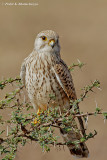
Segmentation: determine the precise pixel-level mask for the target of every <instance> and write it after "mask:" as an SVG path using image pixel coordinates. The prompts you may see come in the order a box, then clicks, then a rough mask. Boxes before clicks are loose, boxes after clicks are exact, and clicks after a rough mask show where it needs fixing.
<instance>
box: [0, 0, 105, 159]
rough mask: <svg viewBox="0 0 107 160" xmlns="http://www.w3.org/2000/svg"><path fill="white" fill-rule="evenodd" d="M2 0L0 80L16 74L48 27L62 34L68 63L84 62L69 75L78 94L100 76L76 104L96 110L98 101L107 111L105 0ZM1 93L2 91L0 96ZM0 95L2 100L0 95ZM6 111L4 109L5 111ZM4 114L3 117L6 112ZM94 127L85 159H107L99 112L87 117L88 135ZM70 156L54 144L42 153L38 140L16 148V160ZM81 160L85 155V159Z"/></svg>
mask: <svg viewBox="0 0 107 160" xmlns="http://www.w3.org/2000/svg"><path fill="white" fill-rule="evenodd" d="M2 2H3V3H5V2H8V3H10V2H11V3H12V2H14V3H15V2H16V3H18V2H19V1H18V0H7V1H6V0H3V1H1V0H0V79H1V80H2V78H3V77H4V78H8V77H15V76H17V75H19V73H20V66H21V63H22V61H23V60H24V58H25V57H27V56H28V55H29V53H31V52H32V50H33V46H34V40H35V37H36V35H37V34H38V33H39V32H40V31H42V30H47V29H51V30H54V31H56V32H57V33H58V34H59V36H60V43H61V55H62V58H63V60H64V61H65V62H66V63H67V65H70V64H72V63H73V62H75V63H76V62H77V59H79V60H80V61H82V62H84V63H86V65H85V66H84V67H83V68H82V69H81V70H80V69H75V71H74V72H73V73H72V76H73V80H74V84H75V88H76V91H77V95H78V97H79V95H80V93H81V88H83V87H84V86H85V85H86V84H90V83H91V81H94V80H95V79H98V80H100V82H101V88H102V90H95V92H94V93H91V94H89V98H87V99H86V100H85V101H84V102H82V103H81V104H80V108H81V111H84V112H86V111H88V112H91V111H94V110H95V107H96V103H95V101H96V102H97V104H98V106H99V107H101V108H102V109H103V110H107V106H106V100H107V1H106V0H93V1H92V0H87V1H86V0H81V1H80V0H75V1H74V0H68V1H65V0H59V1H58V0H53V1H52V0H45V1H43V0H29V1H28V0H20V2H21V3H24V2H26V3H29V2H30V3H38V5H37V6H7V5H3V4H2ZM0 95H1V97H3V95H2V94H0ZM1 97H0V99H1ZM6 114H8V113H6ZM6 114H5V116H6ZM94 129H95V130H97V131H98V135H97V136H96V137H95V138H94V139H90V140H89V141H88V142H87V145H88V148H89V150H90V157H89V158H88V159H89V160H106V159H107V158H106V157H107V122H106V123H104V121H103V118H102V116H97V117H92V116H91V117H89V123H88V133H89V132H92V131H93V130H94ZM29 159H30V160H35V159H37V160H50V159H51V160H58V159H61V160H65V159H67V160H71V159H72V160H74V159H75V158H74V157H72V156H71V155H70V153H69V151H68V149H67V148H66V147H65V149H64V150H63V149H61V151H59V150H57V149H55V148H52V150H51V152H50V153H42V151H41V148H40V147H39V145H38V144H35V143H32V144H30V143H29V144H27V145H26V146H25V147H24V148H22V147H19V149H18V152H17V155H16V158H15V160H29ZM84 160H85V159H84Z"/></svg>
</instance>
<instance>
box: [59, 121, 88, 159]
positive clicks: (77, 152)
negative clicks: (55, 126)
mask: <svg viewBox="0 0 107 160" xmlns="http://www.w3.org/2000/svg"><path fill="white" fill-rule="evenodd" d="M68 126H69V128H70V127H71V129H72V130H69V131H67V130H66V128H67V127H68ZM60 131H61V133H62V137H63V139H64V141H65V142H71V143H67V146H68V148H69V151H70V153H71V154H72V155H74V156H77V157H80V158H86V157H88V156H89V150H88V148H87V146H86V144H85V143H84V142H81V143H79V144H78V146H76V145H75V143H73V142H75V141H77V140H80V139H81V137H82V136H81V134H80V133H79V131H77V125H74V126H72V124H66V125H65V128H61V129H60Z"/></svg>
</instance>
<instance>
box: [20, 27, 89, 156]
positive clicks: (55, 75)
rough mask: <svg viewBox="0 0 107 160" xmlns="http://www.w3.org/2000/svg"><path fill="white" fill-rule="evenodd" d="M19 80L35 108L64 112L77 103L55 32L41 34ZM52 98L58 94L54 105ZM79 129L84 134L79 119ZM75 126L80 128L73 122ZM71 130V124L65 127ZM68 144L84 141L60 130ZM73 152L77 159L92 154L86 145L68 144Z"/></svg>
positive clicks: (77, 135)
mask: <svg viewBox="0 0 107 160" xmlns="http://www.w3.org/2000/svg"><path fill="white" fill-rule="evenodd" d="M20 77H21V79H22V82H23V83H24V84H25V86H26V89H27V92H28V96H29V98H30V101H31V103H32V105H33V107H34V108H35V109H36V111H38V109H39V110H40V109H43V110H45V109H46V108H47V106H50V107H55V106H59V107H60V109H61V112H63V111H64V108H68V109H69V108H70V103H69V102H70V100H76V99H77V97H76V92H75V88H74V85H73V80H72V76H71V74H70V71H69V69H68V67H67V65H66V64H65V62H64V61H63V60H62V59H61V56H60V44H59V36H58V34H57V33H56V32H54V31H52V30H46V31H42V32H40V33H39V34H38V35H37V37H36V39H35V43H34V50H33V51H32V53H31V54H30V55H29V56H28V57H27V58H25V60H24V62H23V63H22V66H21V72H20ZM49 95H55V102H54V103H53V102H52V101H50V97H49ZM78 120H79V123H80V126H81V127H80V128H81V130H82V133H83V134H84V133H85V131H84V126H83V121H82V119H81V118H80V117H79V119H78ZM74 123H75V127H74V128H76V129H78V127H77V125H76V122H75V120H74ZM66 126H69V127H71V128H72V123H69V124H66ZM60 131H61V133H62V137H63V139H64V141H65V142H68V141H75V140H79V139H80V138H81V134H80V132H75V130H73V129H72V130H70V131H69V132H66V131H65V130H64V129H60ZM67 146H68V148H69V150H70V153H71V154H73V155H75V156H78V157H88V154H89V151H88V148H87V146H86V144H85V143H84V142H81V143H80V144H79V145H78V148H76V147H75V145H74V144H67Z"/></svg>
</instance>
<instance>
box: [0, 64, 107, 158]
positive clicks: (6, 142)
mask: <svg viewBox="0 0 107 160" xmlns="http://www.w3.org/2000/svg"><path fill="white" fill-rule="evenodd" d="M83 65H84V64H83V63H81V62H80V61H78V64H73V65H72V66H70V67H69V69H70V70H73V69H74V67H76V66H78V67H79V68H81V67H82V66H83ZM13 83H15V84H16V86H17V87H18V88H17V89H15V90H14V91H12V92H11V93H8V94H6V96H5V98H4V99H3V100H1V101H0V109H2V110H3V109H5V111H6V109H7V108H8V112H9V109H11V108H12V112H11V116H10V118H9V119H8V120H4V119H3V117H2V115H0V136H1V135H2V137H3V138H2V137H0V153H1V154H6V156H5V157H4V158H3V160H13V159H14V158H15V153H16V151H17V147H18V144H22V146H24V145H25V144H26V142H27V141H28V140H31V141H35V142H38V143H39V144H40V146H41V147H42V149H43V150H44V149H45V150H46V151H50V145H53V146H57V145H58V146H60V145H67V143H68V144H70V143H73V144H75V145H78V144H79V143H81V142H84V141H87V140H88V139H89V138H93V137H94V136H96V134H97V132H96V131H94V133H89V134H87V135H84V136H83V137H82V138H81V139H80V140H77V141H74V142H67V143H63V142H58V136H57V135H55V133H54V128H62V127H64V125H65V124H66V123H68V122H70V123H72V121H73V119H74V118H76V117H83V118H84V119H85V118H86V117H88V116H92V115H94V116H96V115H103V118H104V120H106V119H107V112H106V111H105V112H104V111H102V110H101V108H99V107H96V109H95V111H94V112H87V113H80V114H78V110H77V109H78V107H77V106H78V104H79V103H80V102H81V101H84V99H85V98H86V97H87V94H88V93H89V92H90V91H91V92H93V89H94V88H100V82H99V81H98V80H95V81H94V82H92V83H91V85H87V86H85V87H84V88H83V89H82V90H83V93H82V94H81V96H80V98H79V99H77V100H75V101H70V104H71V106H72V108H71V109H69V110H65V112H64V113H60V114H59V108H57V107H56V108H51V107H50V108H48V110H46V111H45V112H42V111H41V113H40V115H37V114H35V113H32V112H31V113H30V112H29V113H28V112H27V111H29V110H30V109H32V106H31V104H30V103H29V102H27V101H26V102H23V101H22V99H21V98H20V94H21V91H23V88H24V86H23V85H22V83H21V80H20V78H17V77H16V78H15V79H13V78H9V79H7V80H4V81H1V82H0V89H1V90H2V89H4V88H5V87H6V85H8V84H13ZM51 98H52V97H51ZM73 108H74V110H73ZM25 110H26V111H25ZM10 111H11V110H10ZM76 111H77V112H76ZM34 119H36V121H37V122H38V123H36V124H35V123H34V122H35V121H34ZM59 123H60V124H61V125H58V124H59ZM2 126H7V128H9V129H7V130H2ZM68 129H69V128H68ZM4 133H5V134H6V133H7V136H5V137H4V136H3V134H4ZM10 157H11V158H10Z"/></svg>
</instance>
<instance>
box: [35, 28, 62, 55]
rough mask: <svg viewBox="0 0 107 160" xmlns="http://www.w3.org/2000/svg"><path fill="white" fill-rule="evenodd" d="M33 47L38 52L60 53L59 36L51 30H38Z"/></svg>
mask: <svg viewBox="0 0 107 160" xmlns="http://www.w3.org/2000/svg"><path fill="white" fill-rule="evenodd" d="M34 48H35V50H36V51H37V52H38V53H43V52H47V53H56V54H59V53H60V44H59V36H58V34H57V33H56V32H54V31H52V30H46V31H42V32H40V33H39V34H38V35H37V37H36V40H35V44H34Z"/></svg>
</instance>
